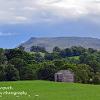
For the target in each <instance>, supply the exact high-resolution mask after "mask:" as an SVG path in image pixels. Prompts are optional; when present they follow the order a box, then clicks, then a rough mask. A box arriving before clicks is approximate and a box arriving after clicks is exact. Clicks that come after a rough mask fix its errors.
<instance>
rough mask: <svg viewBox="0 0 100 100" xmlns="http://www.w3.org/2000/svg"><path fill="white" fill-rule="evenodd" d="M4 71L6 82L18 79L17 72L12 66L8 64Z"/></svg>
mask: <svg viewBox="0 0 100 100" xmlns="http://www.w3.org/2000/svg"><path fill="white" fill-rule="evenodd" d="M5 71H6V75H5V77H6V80H7V81H17V80H19V79H20V76H19V71H18V70H17V69H16V68H15V67H14V66H13V65H11V64H8V66H7V67H6V69H5Z"/></svg>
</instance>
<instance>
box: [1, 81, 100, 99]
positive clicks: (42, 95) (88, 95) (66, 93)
mask: <svg viewBox="0 0 100 100" xmlns="http://www.w3.org/2000/svg"><path fill="white" fill-rule="evenodd" d="M0 100H100V86H99V85H87V84H77V83H54V82H48V81H17V82H1V83H0Z"/></svg>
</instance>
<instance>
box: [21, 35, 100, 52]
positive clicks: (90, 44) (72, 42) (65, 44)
mask: <svg viewBox="0 0 100 100" xmlns="http://www.w3.org/2000/svg"><path fill="white" fill-rule="evenodd" d="M21 45H22V46H24V47H25V50H26V51H29V50H30V48H31V47H32V46H41V47H45V48H46V50H47V51H49V52H51V51H52V50H53V48H54V47H55V46H58V47H60V48H69V47H71V46H82V47H84V48H94V49H100V39H97V38H89V37H50V38H34V37H32V38H30V39H29V40H28V41H26V42H24V43H22V44H21Z"/></svg>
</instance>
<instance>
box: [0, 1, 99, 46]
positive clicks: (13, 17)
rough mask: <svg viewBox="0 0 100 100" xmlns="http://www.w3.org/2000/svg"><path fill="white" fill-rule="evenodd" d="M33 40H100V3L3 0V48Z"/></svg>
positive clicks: (0, 11)
mask: <svg viewBox="0 0 100 100" xmlns="http://www.w3.org/2000/svg"><path fill="white" fill-rule="evenodd" d="M32 36H33V37H55V36H56V37H59V36H61V37H64V36H66V37H67V36H81V37H82V36H83V37H96V38H100V0H0V47H3V48H13V47H15V46H17V45H18V44H20V43H21V42H24V41H26V40H28V39H29V38H30V37H32Z"/></svg>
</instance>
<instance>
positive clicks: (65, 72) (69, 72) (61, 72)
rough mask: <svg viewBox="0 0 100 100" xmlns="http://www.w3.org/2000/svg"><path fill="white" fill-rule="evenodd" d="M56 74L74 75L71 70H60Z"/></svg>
mask: <svg viewBox="0 0 100 100" xmlns="http://www.w3.org/2000/svg"><path fill="white" fill-rule="evenodd" d="M56 74H73V72H72V71H70V70H60V71H58V72H57V73H56Z"/></svg>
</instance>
